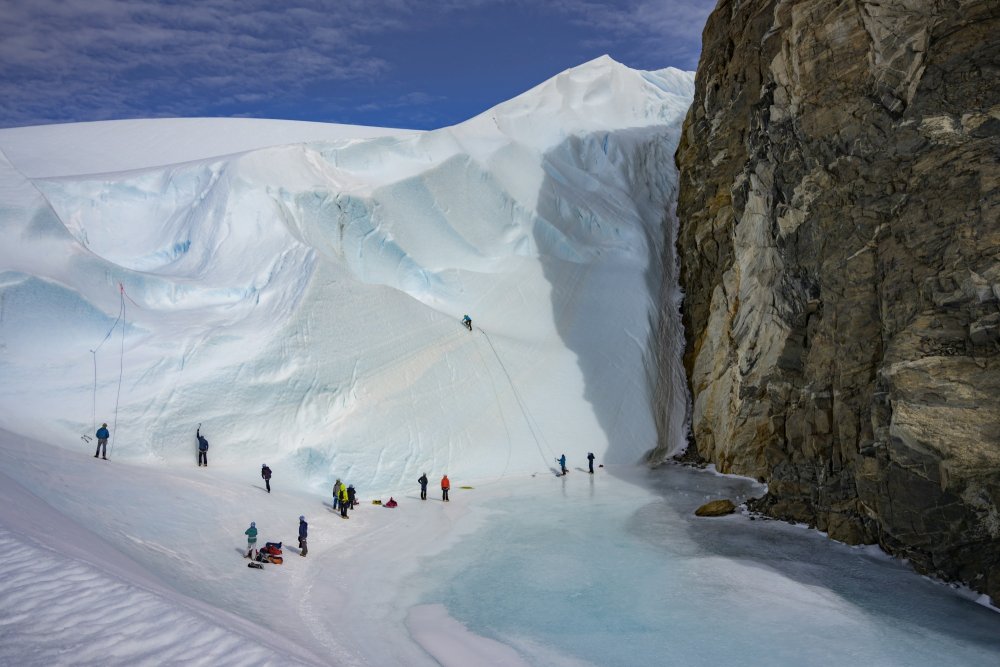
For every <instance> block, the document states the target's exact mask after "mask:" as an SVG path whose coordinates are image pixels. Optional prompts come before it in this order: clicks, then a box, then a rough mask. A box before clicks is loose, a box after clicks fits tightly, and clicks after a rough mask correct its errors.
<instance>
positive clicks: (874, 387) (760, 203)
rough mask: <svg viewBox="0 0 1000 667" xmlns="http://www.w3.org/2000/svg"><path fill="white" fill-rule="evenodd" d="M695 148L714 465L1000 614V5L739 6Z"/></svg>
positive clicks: (691, 245)
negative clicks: (952, 583) (963, 585)
mask: <svg viewBox="0 0 1000 667" xmlns="http://www.w3.org/2000/svg"><path fill="white" fill-rule="evenodd" d="M676 159H677V163H678V165H679V168H680V172H681V186H680V197H679V204H678V216H679V218H680V235H679V240H678V246H679V247H678V250H679V253H680V261H681V283H682V287H683V288H684V290H685V293H686V297H685V301H684V305H683V315H684V323H685V329H686V333H685V336H686V338H687V350H686V356H685V366H686V369H687V373H688V380H689V383H690V390H691V395H692V400H693V405H692V414H691V435H692V438H693V443H694V445H695V446H696V447H697V451H698V453H699V454H700V455H701V456H702V457H704V458H705V459H708V460H710V461H712V462H714V463H715V464H716V465H717V466H718V468H719V469H720V470H722V471H724V472H734V473H740V474H745V475H750V476H753V477H757V478H759V479H762V480H764V481H766V482H767V483H768V486H769V492H768V495H767V496H766V497H765V498H764V500H763V501H762V502H761V503H760V505H759V507H760V508H761V509H763V510H764V511H766V512H768V513H769V514H772V515H774V516H777V517H781V518H787V519H793V520H796V521H803V522H808V523H809V524H811V525H814V526H816V527H817V528H819V529H820V530H823V531H827V532H828V533H829V535H830V536H831V537H833V538H835V539H838V540H843V541H845V542H848V543H878V544H880V545H881V546H882V547H883V548H884V549H885V550H886V551H888V552H890V553H893V554H897V555H900V556H904V557H907V558H909V559H911V561H912V562H913V564H914V565H915V566H916V567H917V569H919V570H921V571H924V572H928V573H931V574H934V575H937V576H941V577H944V578H947V579H951V580H960V581H964V582H967V583H969V584H970V585H971V586H972V587H973V588H975V589H977V590H980V591H983V592H987V593H988V594H989V595H991V596H992V598H993V600H994V601H1000V3H997V2H996V1H995V0H871V1H868V0H836V1H834V0H720V2H719V4H718V6H717V7H716V9H715V12H714V13H713V14H712V16H711V17H710V19H709V21H708V24H707V27H706V29H705V33H704V46H703V53H702V57H701V62H700V64H699V66H698V74H697V81H696V92H695V99H694V104H693V105H692V107H691V110H690V112H689V114H688V117H687V120H686V124H685V129H684V136H683V138H682V142H681V145H680V147H679V149H678V151H677V156H676Z"/></svg>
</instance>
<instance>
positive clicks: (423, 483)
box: [417, 473, 427, 500]
mask: <svg viewBox="0 0 1000 667" xmlns="http://www.w3.org/2000/svg"><path fill="white" fill-rule="evenodd" d="M417 482H419V483H420V499H421V500H427V473H424V474H422V475H421V476H420V479H418V480H417Z"/></svg>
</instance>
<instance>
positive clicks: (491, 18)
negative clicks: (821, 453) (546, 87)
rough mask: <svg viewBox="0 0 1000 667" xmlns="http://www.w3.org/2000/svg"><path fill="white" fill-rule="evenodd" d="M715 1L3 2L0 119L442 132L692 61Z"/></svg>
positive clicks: (5, 123) (10, 123)
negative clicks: (532, 99)
mask: <svg viewBox="0 0 1000 667" xmlns="http://www.w3.org/2000/svg"><path fill="white" fill-rule="evenodd" d="M714 5H715V0H326V1H323V0H268V1H266V2H264V1H258V0H198V1H197V2H194V1H191V0H158V1H157V0H0V127H16V126H23V125H40V124H46V123H60V122H70V121H89V120H107V119H117V118H152V117H170V116H186V117H194V116H251V117H257V118H283V119H297V120H317V121H326V122H339V123H357V124H362V125H377V126H384V127H406V128H419V129H429V128H436V127H443V126H446V125H451V124H453V123H457V122H460V121H462V120H465V119H467V118H469V117H471V116H474V115H476V114H477V113H479V112H481V111H484V110H485V109H488V108H489V107H491V106H493V105H494V104H497V103H498V102H502V101H503V100H506V99H509V98H511V97H513V96H514V95H517V94H518V93H521V92H523V91H525V90H527V89H528V88H530V87H532V86H534V85H535V84H538V83H540V82H542V81H544V80H545V79H547V78H548V77H550V76H552V75H554V74H557V73H558V72H561V71H562V70H564V69H567V68H569V67H573V66H575V65H579V64H580V63H583V62H586V61H588V60H590V59H592V58H595V57H597V56H600V55H602V54H605V53H606V54H609V55H610V56H611V57H613V58H614V59H615V60H618V61H619V62H622V63H625V64H626V65H629V66H630V67H635V68H639V69H659V68H661V67H667V66H674V67H680V68H683V69H694V68H695V66H696V65H697V61H698V52H699V50H700V43H701V31H702V28H703V27H704V23H705V19H706V17H707V16H708V13H709V12H710V11H711V9H712V8H713V7H714Z"/></svg>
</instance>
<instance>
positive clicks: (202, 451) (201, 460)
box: [195, 424, 208, 468]
mask: <svg viewBox="0 0 1000 667" xmlns="http://www.w3.org/2000/svg"><path fill="white" fill-rule="evenodd" d="M195 435H197V436H198V467H199V468H200V467H201V466H205V467H206V468H207V467H208V440H206V439H205V436H203V435H202V434H201V425H200V424H199V425H198V430H197V431H195Z"/></svg>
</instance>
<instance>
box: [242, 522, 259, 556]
mask: <svg viewBox="0 0 1000 667" xmlns="http://www.w3.org/2000/svg"><path fill="white" fill-rule="evenodd" d="M243 534H244V535H246V536H247V558H253V547H254V545H255V544H257V524H255V523H254V522H253V521H251V522H250V527H249V528H247V529H246V530H245V531H243Z"/></svg>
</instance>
